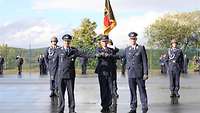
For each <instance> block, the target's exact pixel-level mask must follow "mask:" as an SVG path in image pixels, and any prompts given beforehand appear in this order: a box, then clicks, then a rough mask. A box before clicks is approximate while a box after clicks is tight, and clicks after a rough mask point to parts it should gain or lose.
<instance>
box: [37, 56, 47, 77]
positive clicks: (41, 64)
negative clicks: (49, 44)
mask: <svg viewBox="0 0 200 113" xmlns="http://www.w3.org/2000/svg"><path fill="white" fill-rule="evenodd" d="M38 63H39V68H40V75H45V74H46V64H45V60H44V56H43V54H40V56H39V58H38Z"/></svg>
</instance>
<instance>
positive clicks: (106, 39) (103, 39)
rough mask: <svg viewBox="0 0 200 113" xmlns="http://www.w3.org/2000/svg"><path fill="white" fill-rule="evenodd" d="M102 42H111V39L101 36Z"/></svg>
mask: <svg viewBox="0 0 200 113" xmlns="http://www.w3.org/2000/svg"><path fill="white" fill-rule="evenodd" d="M101 41H109V37H108V36H107V35H101Z"/></svg>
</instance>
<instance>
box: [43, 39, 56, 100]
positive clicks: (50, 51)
mask: <svg viewBox="0 0 200 113" xmlns="http://www.w3.org/2000/svg"><path fill="white" fill-rule="evenodd" d="M57 43H58V39H57V37H52V38H51V46H50V47H48V48H47V49H46V51H45V53H44V60H45V63H46V66H47V69H48V71H49V75H50V90H51V93H50V95H49V96H50V97H54V96H57V90H58V88H57V70H58V62H57V60H56V57H57V56H56V52H57V50H58V48H59V46H58V45H57Z"/></svg>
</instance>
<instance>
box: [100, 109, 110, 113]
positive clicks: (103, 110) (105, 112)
mask: <svg viewBox="0 0 200 113" xmlns="http://www.w3.org/2000/svg"><path fill="white" fill-rule="evenodd" d="M101 112H102V113H109V112H110V109H109V108H102V109H101Z"/></svg>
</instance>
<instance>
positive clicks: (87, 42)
mask: <svg viewBox="0 0 200 113" xmlns="http://www.w3.org/2000/svg"><path fill="white" fill-rule="evenodd" d="M96 27H97V24H96V22H93V21H90V19H88V18H84V19H83V20H82V22H81V24H80V26H79V27H78V28H76V29H73V37H74V39H73V41H72V44H73V45H74V46H75V47H77V48H79V49H80V50H81V51H83V52H84V53H87V54H92V53H94V52H95V44H94V42H93V39H94V37H96V35H97V34H96V32H95V29H96ZM94 64H95V62H94V61H93V60H90V61H89V66H90V67H94Z"/></svg>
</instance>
